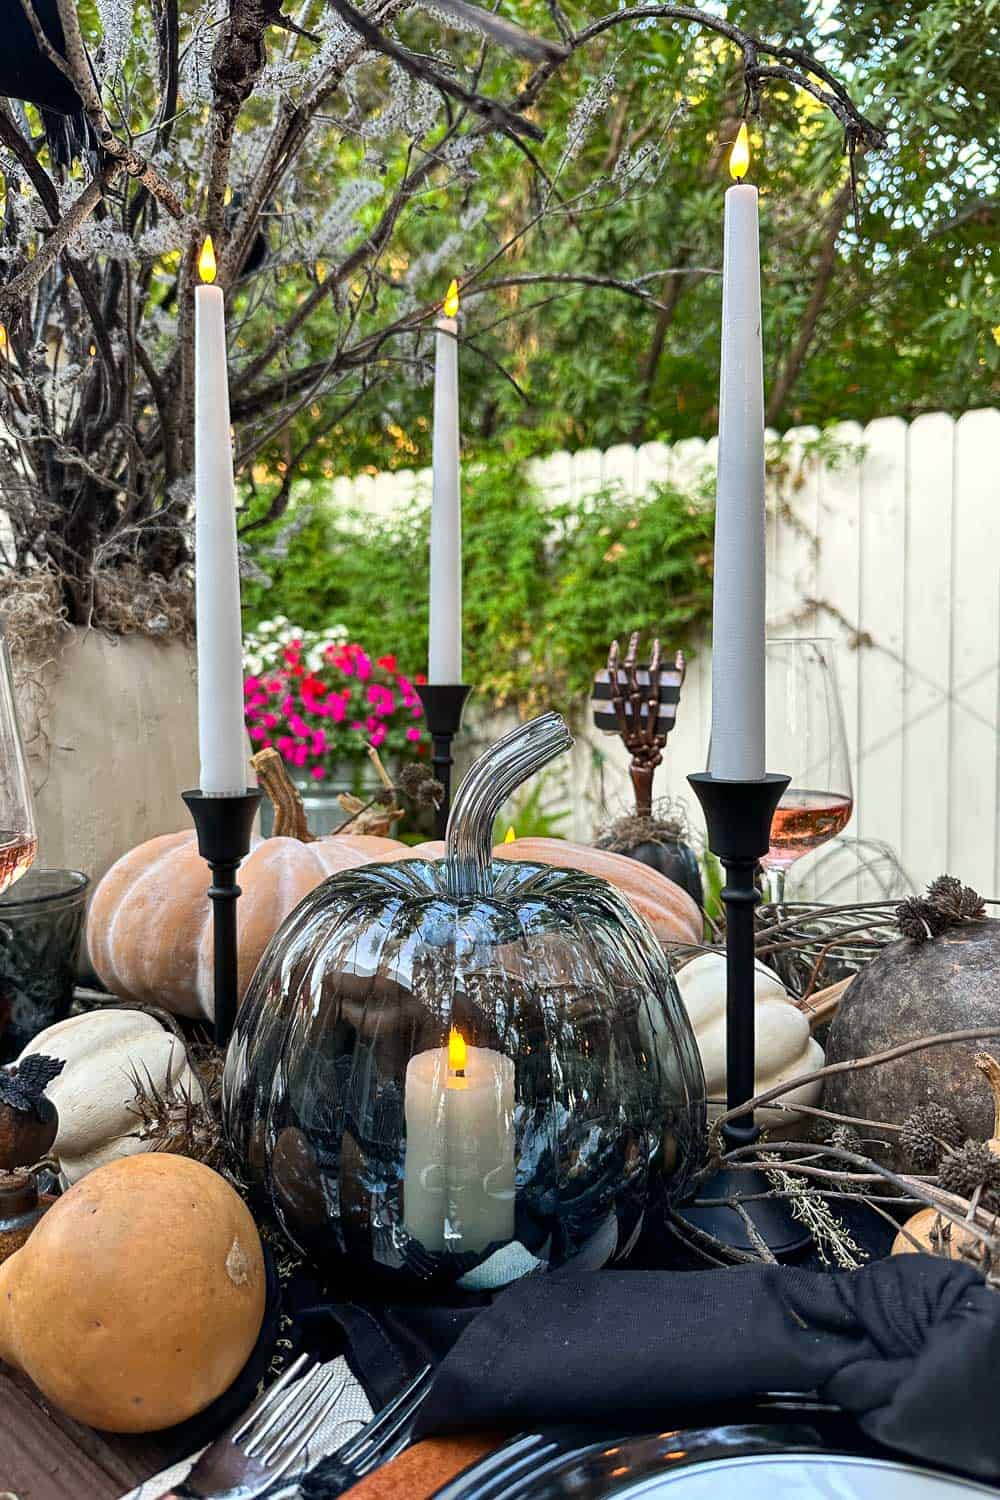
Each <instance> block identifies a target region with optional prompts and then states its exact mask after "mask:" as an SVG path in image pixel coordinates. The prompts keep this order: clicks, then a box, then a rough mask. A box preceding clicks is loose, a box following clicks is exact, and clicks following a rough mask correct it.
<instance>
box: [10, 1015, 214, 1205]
mask: <svg viewBox="0 0 1000 1500" xmlns="http://www.w3.org/2000/svg"><path fill="white" fill-rule="evenodd" d="M33 1052H41V1053H44V1054H45V1055H46V1056H48V1057H58V1058H61V1059H62V1061H63V1063H64V1067H63V1070H62V1072H61V1073H60V1074H59V1076H58V1077H57V1078H54V1079H53V1080H52V1082H51V1083H50V1084H49V1085H48V1086H47V1089H46V1093H47V1095H48V1097H49V1098H50V1099H51V1100H52V1103H53V1104H54V1105H55V1107H56V1109H57V1110H58V1111H59V1129H58V1132H57V1134H56V1138H55V1144H54V1145H53V1146H52V1154H53V1155H54V1156H56V1157H57V1158H58V1160H59V1167H60V1170H61V1171H62V1174H63V1177H64V1179H65V1180H66V1182H68V1183H73V1182H77V1181H78V1180H79V1179H80V1178H81V1177H85V1176H86V1175H87V1173H88V1172H92V1171H93V1170H94V1168H95V1167H101V1166H103V1165H104V1163H105V1162H108V1161H114V1160H116V1159H117V1158H118V1157H120V1156H133V1155H135V1154H137V1153H138V1152H140V1151H148V1150H150V1149H151V1147H150V1145H149V1144H147V1143H145V1142H143V1141H141V1140H139V1139H138V1136H137V1133H136V1132H137V1130H138V1125H139V1121H138V1119H137V1117H136V1114H135V1109H134V1101H135V1097H136V1091H137V1088H138V1086H139V1084H140V1083H141V1084H142V1086H143V1087H145V1088H146V1089H147V1090H155V1091H156V1092H157V1093H158V1094H160V1095H161V1096H164V1097H166V1096H168V1095H170V1094H180V1093H184V1094H187V1096H188V1097H189V1098H191V1099H193V1100H195V1101H198V1100H201V1099H202V1098H203V1091H202V1087H201V1084H200V1083H199V1081H198V1079H197V1077H196V1075H195V1074H194V1073H193V1072H192V1070H191V1067H190V1065H189V1063H188V1059H187V1053H186V1051H185V1050H184V1043H183V1042H182V1041H181V1039H180V1037H177V1036H174V1035H173V1033H172V1032H170V1031H168V1030H167V1029H166V1028H165V1027H164V1026H161V1025H160V1023H159V1021H157V1020H156V1019H155V1017H153V1016H150V1015H147V1014H145V1012H143V1011H139V1010H126V1009H123V1008H121V1009H120V1008H119V1007H117V1006H115V1007H113V1008H109V1009H107V1010H94V1011H88V1012H86V1013H85V1014H83V1015H81V1016H70V1017H68V1019H67V1020H65V1021H58V1022H57V1023H56V1024H55V1026H50V1027H49V1028H48V1029H47V1030H46V1031H40V1032H39V1033H38V1035H37V1036H36V1037H34V1038H33V1039H32V1041H30V1042H29V1043H28V1045H27V1047H25V1049H24V1051H23V1052H22V1053H21V1057H22V1058H24V1057H28V1056H29V1055H30V1054H31V1053H33ZM18 1061H20V1058H19V1059H18Z"/></svg>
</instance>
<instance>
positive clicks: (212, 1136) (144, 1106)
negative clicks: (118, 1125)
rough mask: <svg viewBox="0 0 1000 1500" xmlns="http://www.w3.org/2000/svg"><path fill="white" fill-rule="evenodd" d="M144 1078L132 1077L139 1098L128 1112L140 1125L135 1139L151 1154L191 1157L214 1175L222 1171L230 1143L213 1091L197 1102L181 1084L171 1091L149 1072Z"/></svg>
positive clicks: (134, 1074) (208, 1091)
mask: <svg viewBox="0 0 1000 1500" xmlns="http://www.w3.org/2000/svg"><path fill="white" fill-rule="evenodd" d="M143 1075H144V1076H140V1074H139V1073H138V1072H133V1073H132V1074H131V1081H132V1085H133V1087H134V1088H135V1098H134V1099H133V1100H132V1101H131V1103H130V1104H129V1106H128V1108H129V1113H130V1114H132V1115H134V1116H135V1118H136V1119H137V1121H138V1122H139V1123H138V1128H137V1129H136V1130H134V1131H132V1132H131V1135H132V1137H133V1139H135V1140H139V1141H142V1142H143V1143H144V1144H145V1145H146V1146H147V1147H148V1149H149V1150H151V1151H169V1152H172V1153H173V1154H174V1155H176V1156H189V1157H191V1159H192V1160H193V1161H200V1162H202V1163H204V1165H205V1166H206V1167H211V1168H212V1169H213V1171H216V1172H219V1171H222V1170H223V1167H224V1164H225V1160H226V1142H225V1137H224V1135H223V1133H222V1124H221V1121H220V1119H219V1115H218V1112H217V1107H216V1106H217V1100H215V1101H213V1099H212V1097H211V1090H205V1091H204V1092H203V1093H202V1097H200V1098H197V1097H195V1095H194V1094H192V1093H190V1092H189V1091H188V1090H187V1089H186V1088H184V1087H183V1086H182V1085H180V1084H175V1085H174V1086H173V1087H171V1088H170V1089H167V1090H163V1089H161V1088H159V1087H158V1086H157V1084H155V1083H154V1082H153V1078H152V1075H151V1074H150V1072H149V1069H148V1068H145V1069H144V1070H143Z"/></svg>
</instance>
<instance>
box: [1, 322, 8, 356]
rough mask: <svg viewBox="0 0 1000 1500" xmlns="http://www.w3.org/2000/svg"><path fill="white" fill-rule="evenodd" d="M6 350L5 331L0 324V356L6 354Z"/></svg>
mask: <svg viewBox="0 0 1000 1500" xmlns="http://www.w3.org/2000/svg"><path fill="white" fill-rule="evenodd" d="M6 350H7V330H6V328H5V327H4V326H3V324H2V323H0V354H4V353H6Z"/></svg>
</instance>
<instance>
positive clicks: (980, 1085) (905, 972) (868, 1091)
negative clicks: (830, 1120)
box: [823, 921, 1000, 1167]
mask: <svg viewBox="0 0 1000 1500" xmlns="http://www.w3.org/2000/svg"><path fill="white" fill-rule="evenodd" d="M986 1026H996V1027H997V1031H998V1036H1000V921H984V922H976V923H972V924H970V925H969V926H966V927H959V928H955V929H953V930H952V931H950V932H946V933H943V934H942V935H941V936H940V937H938V938H935V939H934V940H933V941H931V942H926V943H916V942H913V941H912V940H910V939H909V938H906V939H903V941H901V942H898V943H892V944H890V945H889V946H888V947H887V948H884V949H883V950H882V952H881V953H880V954H879V956H878V957H877V958H874V959H872V961H871V963H870V964H868V965H867V967H866V968H864V969H862V971H861V973H860V974H859V975H858V976H857V978H856V979H855V980H854V981H853V983H852V984H851V986H850V988H849V989H848V990H847V991H846V993H845V995H844V997H843V999H842V1000H841V1002H840V1008H839V1010H838V1012H837V1015H836V1017H835V1019H834V1021H833V1024H832V1026H831V1027H830V1035H829V1039H828V1041H827V1045H826V1060H827V1062H828V1063H835V1062H843V1061H845V1060H846V1059H848V1058H855V1057H869V1056H871V1055H872V1054H873V1053H875V1052H882V1051H885V1050H886V1049H887V1048H889V1047H894V1046H897V1045H898V1044H899V1043H900V1042H908V1041H915V1040H916V1039H917V1038H918V1037H921V1036H932V1035H935V1034H939V1033H941V1032H946V1031H961V1030H965V1029H967V1028H970V1027H986ZM984 1048H986V1049H987V1050H990V1042H989V1039H983V1040H980V1041H971V1042H954V1043H949V1044H948V1045H946V1046H942V1047H927V1048H923V1049H921V1050H920V1051H919V1052H913V1053H909V1054H908V1055H907V1056H905V1057H900V1058H896V1059H894V1060H893V1061H892V1062H888V1063H879V1064H877V1065H876V1066H875V1067H872V1068H861V1069H856V1070H852V1071H850V1072H846V1073H840V1074H835V1075H834V1076H833V1077H831V1078H828V1079H827V1081H826V1086H825V1088H824V1091H823V1104H824V1107H825V1108H827V1109H831V1110H835V1111H837V1112H839V1113H843V1114H850V1115H858V1116H861V1117H863V1118H864V1119H869V1120H886V1121H888V1122H890V1123H893V1124H897V1125H901V1124H902V1123H903V1121H904V1120H905V1119H906V1117H907V1115H909V1114H911V1113H912V1111H913V1110H914V1109H916V1108H917V1106H918V1105H922V1104H930V1103H932V1102H934V1103H938V1104H946V1105H947V1106H948V1108H949V1109H952V1110H954V1112H955V1114H956V1115H957V1116H958V1119H959V1122H960V1123H961V1126H962V1128H963V1130H964V1131H965V1133H966V1135H968V1136H971V1137H973V1138H974V1139H976V1140H986V1139H987V1138H988V1137H989V1136H991V1135H992V1133H993V1098H992V1095H991V1093H990V1090H989V1088H988V1087H987V1085H986V1084H985V1083H984V1081H983V1076H982V1074H981V1073H980V1072H979V1070H978V1069H977V1068H976V1067H975V1066H974V1065H973V1064H974V1059H975V1055H976V1053H977V1052H980V1051H982V1050H983V1049H984ZM865 1133H866V1135H871V1134H874V1132H871V1131H867V1130H866V1132H865ZM882 1159H883V1160H884V1161H885V1163H886V1165H893V1166H897V1167H899V1166H902V1165H904V1163H903V1162H902V1158H901V1155H900V1152H899V1149H898V1146H897V1144H896V1142H895V1139H893V1140H892V1142H891V1146H890V1150H889V1151H888V1153H887V1154H886V1155H885V1156H884V1157H883V1158H882Z"/></svg>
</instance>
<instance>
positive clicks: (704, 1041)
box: [677, 953, 824, 1129]
mask: <svg viewBox="0 0 1000 1500" xmlns="http://www.w3.org/2000/svg"><path fill="white" fill-rule="evenodd" d="M677 988H678V989H679V990H680V992H681V999H682V1000H683V1001H684V1004H685V1006H686V1008H687V1013H688V1019H689V1020H690V1022H691V1025H692V1027H693V1028H694V1034H695V1036H696V1037H697V1039H698V1049H699V1051H700V1052H701V1062H702V1067H703V1068H704V1069H705V1083H706V1087H707V1089H708V1097H709V1100H711V1101H715V1102H716V1113H718V1112H719V1106H720V1105H721V1104H722V1102H723V1101H724V1100H725V1097H726V960H725V956H724V955H723V954H721V953H702V954H699V956H698V957H697V958H694V959H692V960H691V962H690V963H688V964H685V965H684V967H683V968H682V969H680V970H679V971H678V974H677ZM754 998H755V1000H756V1021H757V1024H756V1089H755V1091H756V1092H757V1093H758V1094H759V1093H762V1092H763V1091H764V1090H765V1089H770V1088H773V1087H775V1085H776V1084H780V1083H783V1082H784V1081H785V1079H786V1078H796V1077H798V1076H799V1075H800V1074H803V1073H814V1072H816V1070H817V1069H818V1068H821V1067H822V1066H823V1063H824V1056H823V1048H822V1047H821V1046H820V1044H819V1043H818V1042H817V1041H815V1040H814V1038H813V1037H812V1036H811V1035H810V1033H809V1021H808V1019H807V1018H806V1016H805V1015H804V1014H803V1013H802V1011H800V1010H799V1009H798V1008H797V1007H796V1006H795V1005H793V1004H792V1001H791V1000H790V998H789V995H788V991H787V990H786V989H785V987H784V985H783V984H782V982H781V980H780V979H779V978H778V976H777V974H775V973H774V971H773V970H771V969H769V968H767V967H766V966H765V965H764V964H761V963H758V964H756V965H755V974H754ZM821 1089H822V1081H821V1080H820V1079H817V1080H816V1081H815V1082H812V1081H810V1082H809V1083H805V1084H801V1085H800V1086H799V1087H798V1088H796V1089H793V1090H792V1091H791V1092H790V1093H788V1094H785V1095H783V1096H782V1100H781V1102H782V1103H783V1104H791V1105H795V1104H807V1105H815V1104H816V1103H817V1102H818V1100H819V1096H820V1091H821ZM710 1108H711V1107H710ZM800 1118H801V1116H798V1115H796V1114H793V1113H792V1112H791V1111H790V1110H783V1109H768V1108H767V1106H766V1105H765V1106H764V1107H763V1108H762V1109H759V1110H757V1122H758V1124H760V1125H762V1126H764V1127H765V1128H769V1129H774V1128H777V1127H779V1126H785V1125H789V1124H793V1123H794V1122H795V1121H796V1120H797V1119H800Z"/></svg>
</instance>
